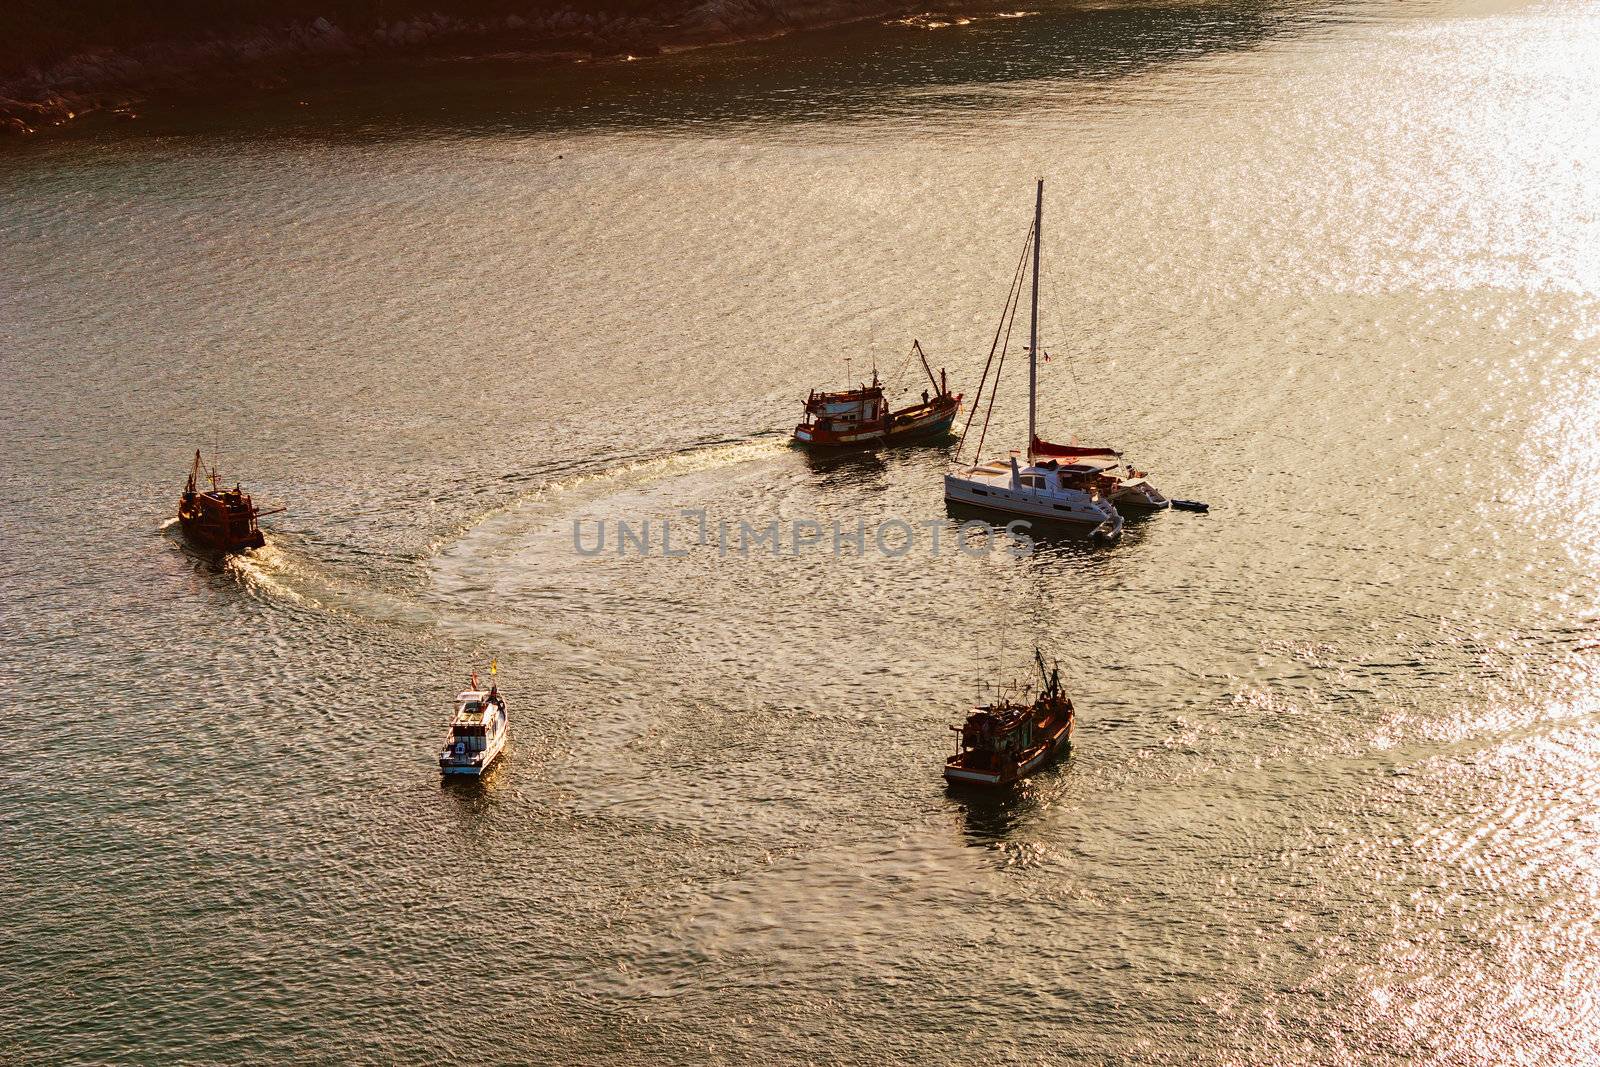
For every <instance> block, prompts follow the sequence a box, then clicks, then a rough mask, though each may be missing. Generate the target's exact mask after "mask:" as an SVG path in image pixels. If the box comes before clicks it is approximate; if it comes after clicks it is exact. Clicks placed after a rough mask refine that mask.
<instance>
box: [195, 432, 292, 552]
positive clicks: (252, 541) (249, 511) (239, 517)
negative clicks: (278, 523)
mask: <svg viewBox="0 0 1600 1067" xmlns="http://www.w3.org/2000/svg"><path fill="white" fill-rule="evenodd" d="M204 473H205V468H204V465H203V463H202V462H201V459H200V452H199V450H198V449H196V450H195V454H194V465H193V466H192V467H190V468H189V481H188V483H187V484H185V485H184V487H183V495H182V496H181V497H179V498H178V525H179V526H180V527H181V528H182V529H183V536H184V537H186V538H188V539H189V540H190V541H191V542H193V543H194V544H196V545H198V546H200V547H202V548H209V549H215V550H217V551H219V552H242V551H244V550H245V549H247V548H260V547H261V546H262V545H264V544H266V543H267V542H266V538H264V537H262V535H261V528H260V527H259V526H257V525H256V519H257V517H258V516H259V515H260V514H261V513H260V511H259V510H258V509H257V508H256V506H255V503H254V502H253V501H252V500H251V499H250V495H249V494H248V493H246V492H245V491H244V490H243V489H241V488H240V487H239V486H238V485H237V484H235V485H234V487H233V488H232V489H224V488H223V487H222V485H221V482H220V481H219V479H218V478H217V468H216V464H212V466H211V470H210V473H209V479H210V482H211V488H210V489H201V488H200V479H201V476H202V474H204ZM278 510H282V509H281V508H280V509H278Z"/></svg>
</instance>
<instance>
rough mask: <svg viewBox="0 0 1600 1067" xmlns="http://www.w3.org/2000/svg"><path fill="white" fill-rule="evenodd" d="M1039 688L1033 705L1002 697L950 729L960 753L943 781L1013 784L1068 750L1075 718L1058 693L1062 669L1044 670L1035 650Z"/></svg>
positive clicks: (1063, 694) (948, 762) (947, 765)
mask: <svg viewBox="0 0 1600 1067" xmlns="http://www.w3.org/2000/svg"><path fill="white" fill-rule="evenodd" d="M1033 656H1034V661H1035V662H1036V663H1037V664H1038V666H1039V673H1040V675H1041V676H1042V677H1043V679H1044V682H1043V688H1041V689H1040V690H1039V695H1038V696H1037V697H1036V698H1035V699H1034V700H1032V701H1031V702H1026V703H1024V702H1021V701H1015V700H1011V699H1009V698H1003V699H1000V700H996V701H993V702H992V703H989V704H985V705H983V706H982V707H977V708H973V709H972V713H971V714H970V715H968V716H967V721H966V722H964V723H962V724H961V725H960V726H952V727H950V729H952V730H954V731H955V732H956V733H957V734H959V735H960V737H961V740H960V748H959V750H958V751H957V752H956V754H955V755H953V756H951V757H950V758H949V759H947V760H945V763H944V777H945V781H947V782H949V783H950V784H951V785H953V786H980V787H1004V786H1009V785H1015V784H1016V783H1017V782H1020V781H1021V780H1022V779H1024V778H1026V777H1027V776H1028V775H1030V774H1032V773H1034V772H1035V771H1037V770H1040V769H1041V768H1043V767H1046V766H1048V765H1049V764H1050V762H1051V761H1052V760H1054V759H1055V758H1056V757H1057V756H1059V755H1061V753H1063V752H1066V751H1069V750H1070V749H1071V748H1072V728H1073V725H1074V724H1075V722H1076V715H1075V713H1074V712H1073V709H1072V698H1071V697H1069V696H1067V694H1066V692H1065V690H1063V689H1062V688H1061V669H1060V668H1059V667H1052V668H1048V669H1047V668H1046V667H1045V664H1044V653H1042V652H1040V651H1038V650H1037V649H1035V650H1034V654H1033Z"/></svg>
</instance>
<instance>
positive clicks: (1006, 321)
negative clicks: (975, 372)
mask: <svg viewBox="0 0 1600 1067" xmlns="http://www.w3.org/2000/svg"><path fill="white" fill-rule="evenodd" d="M1032 244H1033V225H1032V224H1029V226H1028V235H1027V237H1025V238H1024V239H1023V242H1022V254H1021V255H1020V256H1018V257H1017V269H1016V271H1015V273H1013V274H1012V276H1011V288H1010V290H1009V291H1008V292H1007V293H1006V303H1005V306H1004V307H1002V308H1001V309H1000V321H999V322H997V323H995V327H994V341H993V342H992V343H991V344H990V345H989V358H988V359H986V360H984V363H983V376H982V377H981V378H980V379H979V380H978V390H977V392H975V393H974V394H973V395H972V406H971V407H970V408H968V409H967V421H966V422H965V423H963V424H962V426H961V440H960V441H959V442H957V443H956V460H957V461H958V462H959V461H960V459H961V453H962V451H963V450H964V449H965V448H966V445H967V432H968V431H969V430H971V429H972V420H973V418H974V417H975V416H976V415H977V413H978V405H979V404H981V403H982V402H983V390H984V386H985V385H987V384H988V382H989V368H990V367H991V366H992V365H993V364H994V356H995V352H996V351H999V353H1000V367H996V368H995V373H994V388H993V389H991V390H990V392H989V409H988V412H986V413H985V414H984V417H983V428H982V429H981V430H980V431H979V433H978V454H974V456H973V462H974V463H976V462H977V461H978V459H979V458H981V453H982V451H983V439H984V438H985V437H987V436H988V433H989V412H993V411H994V397H995V393H997V392H999V391H1000V370H1001V368H1003V367H1004V366H1005V359H1006V353H1005V349H1004V348H1001V346H1000V337H1001V334H1002V332H1003V333H1004V335H1005V341H1006V345H1007V346H1009V345H1010V343H1011V323H1012V322H1014V321H1015V319H1016V313H1017V302H1018V301H1019V300H1021V299H1022V281H1023V277H1024V268H1025V267H1026V266H1027V263H1028V252H1029V248H1030V246H1031V245H1032Z"/></svg>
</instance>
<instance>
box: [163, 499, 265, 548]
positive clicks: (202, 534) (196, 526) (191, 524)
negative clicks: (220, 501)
mask: <svg viewBox="0 0 1600 1067" xmlns="http://www.w3.org/2000/svg"><path fill="white" fill-rule="evenodd" d="M178 528H179V529H180V530H182V531H183V536H184V539H185V540H187V541H188V542H189V543H190V544H192V545H194V546H195V547H197V548H204V549H209V550H211V551H214V552H243V551H245V550H247V549H251V548H261V547H262V546H263V545H265V544H266V543H267V540H266V538H265V537H264V536H262V533H261V530H260V529H258V528H256V527H255V526H254V525H253V524H252V523H250V522H249V521H248V520H245V519H242V518H241V517H236V516H231V515H214V514H207V513H206V512H204V511H199V510H193V509H187V508H185V507H184V506H183V505H182V504H180V505H179V507H178Z"/></svg>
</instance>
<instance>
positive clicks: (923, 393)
mask: <svg viewBox="0 0 1600 1067" xmlns="http://www.w3.org/2000/svg"><path fill="white" fill-rule="evenodd" d="M922 402H923V403H924V404H926V403H927V402H928V391H927V390H926V389H924V390H923V391H922Z"/></svg>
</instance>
